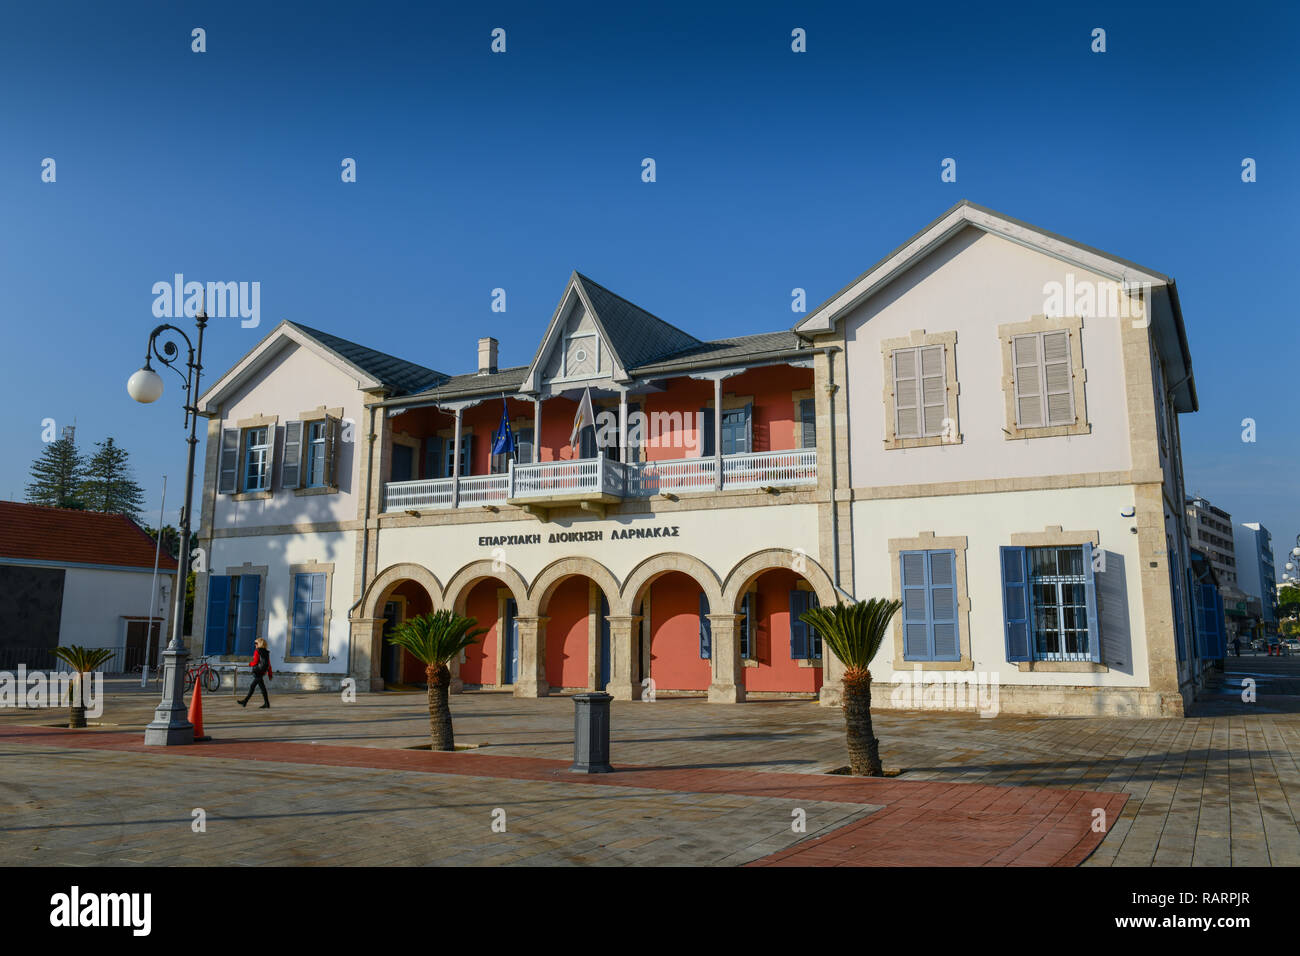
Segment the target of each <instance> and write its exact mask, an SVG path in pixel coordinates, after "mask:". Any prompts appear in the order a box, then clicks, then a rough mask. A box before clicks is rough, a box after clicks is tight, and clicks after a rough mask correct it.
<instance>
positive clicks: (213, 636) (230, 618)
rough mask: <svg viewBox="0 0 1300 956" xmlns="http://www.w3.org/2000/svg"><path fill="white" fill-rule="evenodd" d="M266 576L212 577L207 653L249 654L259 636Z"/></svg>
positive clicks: (206, 627)
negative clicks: (260, 605) (260, 604)
mask: <svg viewBox="0 0 1300 956" xmlns="http://www.w3.org/2000/svg"><path fill="white" fill-rule="evenodd" d="M261 584H262V579H261V577H260V576H259V575H257V574H212V575H209V576H208V616H207V622H206V624H205V625H204V630H203V653H204V654H209V655H212V656H214V657H216V656H228V655H232V654H236V655H241V656H249V655H251V654H252V653H253V641H254V640H256V638H257V624H258V611H259V606H258V604H259V597H260V593H261Z"/></svg>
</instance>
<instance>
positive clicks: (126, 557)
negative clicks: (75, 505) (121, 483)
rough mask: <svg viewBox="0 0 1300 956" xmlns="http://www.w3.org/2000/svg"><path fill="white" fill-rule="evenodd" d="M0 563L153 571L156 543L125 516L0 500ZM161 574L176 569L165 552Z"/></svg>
mask: <svg viewBox="0 0 1300 956" xmlns="http://www.w3.org/2000/svg"><path fill="white" fill-rule="evenodd" d="M0 558H15V559H19V560H24V561H50V562H57V563H69V564H111V565H116V566H118V567H132V568H150V569H152V568H153V559H154V540H153V538H151V537H149V535H147V534H145V532H144V530H143V529H141V528H140V526H139V525H137V524H136V523H135V522H134V521H132V520H131V519H130V518H128V517H126V516H125V515H109V514H101V513H100V512H98V511H74V510H72V509H70V508H46V507H43V506H41V505H29V504H25V503H23V502H18V501H0ZM158 570H160V571H163V570H166V571H175V570H176V561H175V560H174V559H173V558H172V557H171V556H170V555H169V554H168V553H167V552H166V551H164V552H162V554H161V555H160V556H159V560H158Z"/></svg>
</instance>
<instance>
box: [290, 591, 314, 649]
mask: <svg viewBox="0 0 1300 956" xmlns="http://www.w3.org/2000/svg"><path fill="white" fill-rule="evenodd" d="M310 628H311V575H310V574H295V575H294V576H293V633H292V635H291V638H290V641H289V654H290V655H291V656H293V657H306V656H307V635H308V633H309V631H310Z"/></svg>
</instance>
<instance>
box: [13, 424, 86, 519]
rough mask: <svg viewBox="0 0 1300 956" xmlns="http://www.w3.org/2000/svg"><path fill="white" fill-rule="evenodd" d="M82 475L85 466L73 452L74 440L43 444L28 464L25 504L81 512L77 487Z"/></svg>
mask: <svg viewBox="0 0 1300 956" xmlns="http://www.w3.org/2000/svg"><path fill="white" fill-rule="evenodd" d="M85 473H86V463H85V460H84V459H83V458H82V457H81V454H80V453H79V452H78V451H77V444H76V441H75V439H73V438H72V436H71V435H64V437H62V438H60V439H59V440H58V441H53V442H50V443H49V444H47V445H46V446H45V450H44V451H42V452H41V455H40V457H39V458H37V459H36V460H35V461H34V462H32V471H31V475H32V483H31V484H30V485H28V486H27V500H28V501H29V502H31V503H32V504H34V505H47V506H49V507H51V508H79V509H84V508H85V507H86V505H85V503H84V502H83V501H82V500H81V485H82V482H83V481H84V479H85Z"/></svg>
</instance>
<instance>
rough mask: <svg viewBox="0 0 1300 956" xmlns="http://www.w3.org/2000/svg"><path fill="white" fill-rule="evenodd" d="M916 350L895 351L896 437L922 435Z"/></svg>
mask: <svg viewBox="0 0 1300 956" xmlns="http://www.w3.org/2000/svg"><path fill="white" fill-rule="evenodd" d="M916 353H917V350H916V349H895V350H894V436H895V437H896V438H916V437H917V436H919V435H920V434H921V406H920V402H919V401H918V400H917V397H918V396H917V373H918V372H919V371H920V370H919V369H918V368H917V367H916V365H917V362H916V360H917V354H916Z"/></svg>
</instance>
